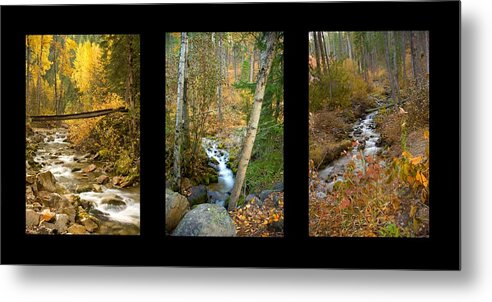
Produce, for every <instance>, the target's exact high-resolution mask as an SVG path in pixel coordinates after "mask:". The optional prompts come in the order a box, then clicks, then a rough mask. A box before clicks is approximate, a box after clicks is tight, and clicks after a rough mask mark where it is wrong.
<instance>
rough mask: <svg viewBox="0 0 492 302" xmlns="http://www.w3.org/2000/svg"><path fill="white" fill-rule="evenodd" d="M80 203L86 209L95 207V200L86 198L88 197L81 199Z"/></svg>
mask: <svg viewBox="0 0 492 302" xmlns="http://www.w3.org/2000/svg"><path fill="white" fill-rule="evenodd" d="M78 204H79V205H80V206H81V207H82V209H84V210H90V209H93V208H94V207H95V205H96V204H95V203H94V201H90V200H86V199H80V200H79V202H78Z"/></svg>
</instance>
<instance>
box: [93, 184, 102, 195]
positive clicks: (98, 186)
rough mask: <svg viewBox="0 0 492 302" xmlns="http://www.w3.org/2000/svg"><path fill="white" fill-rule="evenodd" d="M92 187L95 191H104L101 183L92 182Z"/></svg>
mask: <svg viewBox="0 0 492 302" xmlns="http://www.w3.org/2000/svg"><path fill="white" fill-rule="evenodd" d="M92 189H93V190H94V192H99V193H101V192H102V187H101V185H98V184H92Z"/></svg>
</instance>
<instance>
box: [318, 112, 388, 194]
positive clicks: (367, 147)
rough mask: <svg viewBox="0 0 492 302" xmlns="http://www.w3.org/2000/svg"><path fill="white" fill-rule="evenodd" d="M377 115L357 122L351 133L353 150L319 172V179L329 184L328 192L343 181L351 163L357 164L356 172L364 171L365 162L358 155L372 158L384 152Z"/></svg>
mask: <svg viewBox="0 0 492 302" xmlns="http://www.w3.org/2000/svg"><path fill="white" fill-rule="evenodd" d="M376 115H377V112H373V113H370V114H368V115H366V116H365V117H364V118H362V119H360V120H359V121H358V122H356V123H355V125H354V127H353V131H352V132H351V133H350V137H351V138H352V140H353V141H354V142H355V144H354V147H353V148H352V150H351V151H350V152H348V153H347V154H346V155H344V156H342V157H340V158H338V159H336V160H334V161H333V162H331V163H330V164H329V165H328V166H326V167H325V168H324V169H322V170H320V171H319V173H318V175H319V177H320V178H322V179H325V180H326V181H327V182H328V186H327V190H331V188H333V185H334V184H335V183H336V182H337V181H342V180H343V174H344V172H345V167H346V166H347V164H348V163H349V162H350V161H352V160H353V161H354V162H355V169H356V171H358V170H362V169H364V165H365V161H362V160H359V159H357V155H359V154H361V155H364V156H371V155H376V154H378V153H379V152H380V151H381V150H382V149H381V147H379V143H380V141H381V135H380V134H379V133H377V132H376V122H375V121H374V117H375V116H376ZM321 191H323V190H321Z"/></svg>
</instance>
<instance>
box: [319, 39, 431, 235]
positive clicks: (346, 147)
mask: <svg viewBox="0 0 492 302" xmlns="http://www.w3.org/2000/svg"><path fill="white" fill-rule="evenodd" d="M309 43H310V44H309V67H310V68H309V111H310V113H309V114H310V116H309V158H310V162H309V166H310V172H309V173H310V176H309V178H310V184H309V209H310V211H309V217H310V220H309V233H310V236H334V237H427V236H429V197H428V196H429V186H428V185H429V181H428V179H429V35H428V32H423V31H407V32H396V31H392V32H311V33H310V34H309Z"/></svg>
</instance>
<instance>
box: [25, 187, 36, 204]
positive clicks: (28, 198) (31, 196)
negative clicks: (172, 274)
mask: <svg viewBox="0 0 492 302" xmlns="http://www.w3.org/2000/svg"><path fill="white" fill-rule="evenodd" d="M35 198H36V197H35V196H34V192H33V190H32V187H31V186H27V187H26V202H27V201H29V202H31V201H33V200H34V199H35Z"/></svg>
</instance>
